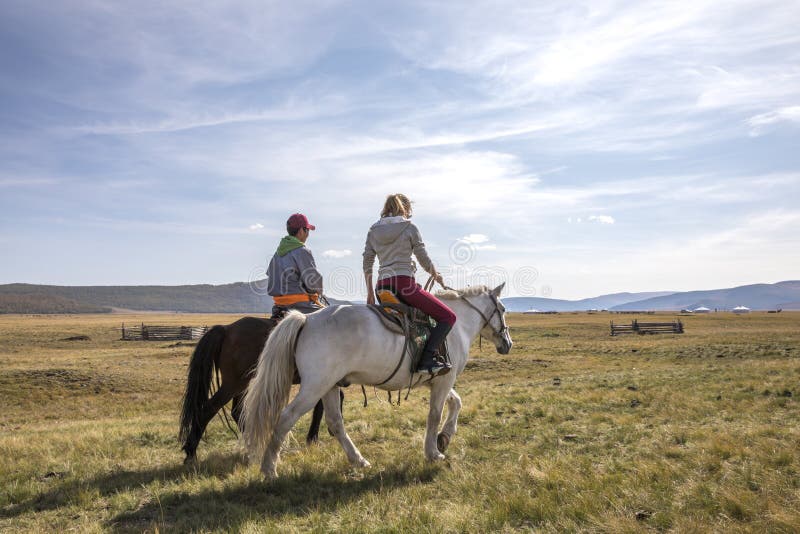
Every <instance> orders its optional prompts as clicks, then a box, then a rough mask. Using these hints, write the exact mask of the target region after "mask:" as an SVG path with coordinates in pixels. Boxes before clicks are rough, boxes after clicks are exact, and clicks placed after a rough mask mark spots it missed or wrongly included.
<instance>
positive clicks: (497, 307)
mask: <svg viewBox="0 0 800 534" xmlns="http://www.w3.org/2000/svg"><path fill="white" fill-rule="evenodd" d="M491 297H492V302H493V303H494V310H493V311H492V314H491V315H489V317H486V314H485V313H483V312H482V311H481V310H480V308H478V307H477V306H475V305H474V304H473V303H471V302H470V301H469V300H468V299H467V298H466V297H465V296H463V295H462V296H461V298H462V299H463V300H464V302H466V303H467V306H469V307H470V308H472V309H473V310H475V311H476V312H478V314H479V315H480V316H481V317H482V318H483V324H482V325H481V327H480V330H483V329H484V328H485V327H486V325H489V326H491V327H492V332H494V334H495V335H502V334H503V333H505V332H506V331H507V330H508V326H507V325H506V324H505V322H504V321H503V314H502V313H501V312H500V305H499V304H498V302H497V297H495V296H494V295H491ZM495 315H499V316H500V324H501V325H502V328H500V329H499V330H495V328H494V327H493V326H492V323H491V321H492V319H494V316H495ZM480 330H479V332H480Z"/></svg>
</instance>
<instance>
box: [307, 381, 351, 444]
mask: <svg viewBox="0 0 800 534" xmlns="http://www.w3.org/2000/svg"><path fill="white" fill-rule="evenodd" d="M336 389H338V390H339V411H341V410H342V407H343V406H344V392H343V391H342V390H341V388H336ZM323 413H324V407H323V404H322V399H320V401H319V402H318V403H317V404H316V406H314V415H313V416H312V417H311V426H310V427H309V428H308V434H307V435H306V445H311V444H312V443H317V442H318V441H319V424H320V423H321V422H322V414H323ZM328 434H330V435H331V436H333V435H334V434H333V430H331V427H330V426H328Z"/></svg>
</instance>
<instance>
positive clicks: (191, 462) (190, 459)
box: [183, 456, 197, 467]
mask: <svg viewBox="0 0 800 534" xmlns="http://www.w3.org/2000/svg"><path fill="white" fill-rule="evenodd" d="M183 465H185V466H187V467H194V466H196V465H197V456H187V457H186V458H184V460H183Z"/></svg>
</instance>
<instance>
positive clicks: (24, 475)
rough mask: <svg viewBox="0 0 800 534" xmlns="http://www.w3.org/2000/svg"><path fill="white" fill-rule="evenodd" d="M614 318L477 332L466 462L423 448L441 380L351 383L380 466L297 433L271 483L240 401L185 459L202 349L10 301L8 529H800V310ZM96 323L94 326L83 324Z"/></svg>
mask: <svg viewBox="0 0 800 534" xmlns="http://www.w3.org/2000/svg"><path fill="white" fill-rule="evenodd" d="M610 318H611V317H610V316H608V315H603V314H598V315H573V314H563V315H556V316H522V315H512V316H510V320H509V322H510V324H511V328H512V335H513V337H514V339H515V347H514V350H513V351H512V353H511V354H510V355H508V356H499V355H497V354H495V353H494V352H493V351H490V350H489V348H488V347H487V346H486V344H484V347H483V351H479V350H478V347H477V345H476V346H474V347H473V354H472V359H471V361H470V364H469V366H468V368H467V371H466V372H465V373H464V374H463V375H462V376H461V377H460V378H459V382H458V385H457V389H458V390H459V392H460V393H461V396H462V398H463V401H464V409H463V411H462V415H461V418H460V426H459V433H458V435H457V436H456V437H455V438H454V439H453V441H452V443H451V446H450V449H449V451H448V460H447V461H446V462H444V463H441V464H435V465H431V464H427V463H425V462H424V461H423V459H422V435H423V431H424V427H423V425H424V420H425V410H426V406H425V405H426V400H427V398H426V397H427V395H426V391H424V390H419V391H417V392H415V393H412V396H411V398H410V399H409V401H407V402H403V403H402V405H401V406H399V407H397V406H390V405H389V404H388V403H387V402H386V396H385V394H379V395H377V396H373V395H372V394H371V392H370V404H369V406H368V407H367V408H362V407H361V403H362V399H361V396H360V393H359V391H358V390H357V388H352V387H351V388H350V389H349V390H348V391H347V400H346V404H345V417H346V423H347V427H348V431H349V433H350V435H351V437H352V438H353V440H354V441H355V442H356V444H357V445H358V446H359V447H360V449H361V451H362V453H364V455H365V456H366V457H367V458H368V459H369V460H370V461H371V462H372V464H373V467H372V468H371V469H367V470H353V469H351V468H350V467H349V466H348V465H347V463H346V461H345V459H344V454H343V453H342V451H341V449H340V447H339V446H338V444H336V443H335V442H334V441H333V440H332V439H331V438H330V437H328V436H327V434H326V433H325V432H323V435H322V442H321V444H320V445H319V446H316V447H312V448H310V449H308V448H306V447H305V446H303V445H302V444H300V443H298V442H297V441H292V440H290V442H289V443H288V450H287V451H286V452H285V453H284V455H283V463H282V464H281V466H280V471H279V472H280V475H281V478H280V479H279V480H278V481H277V482H274V483H269V484H268V483H265V482H263V481H262V480H261V479H260V477H259V473H258V470H257V468H256V467H255V466H253V467H250V466H248V465H247V464H246V462H245V458H244V455H243V454H242V452H241V451H240V449H239V448H238V445H237V444H236V442H235V440H234V439H233V438H232V436H230V435H229V433H228V432H227V430H226V429H225V427H224V426H223V424H222V423H221V422H219V421H218V420H216V421H214V422H213V423H212V424H211V426H210V430H209V433H208V438H207V441H205V442H203V443H202V444H201V446H200V450H199V459H200V464H199V467H198V468H197V469H185V468H184V467H183V466H182V464H181V461H182V459H183V458H182V454H181V453H180V451H179V450H178V444H177V441H176V437H175V435H176V433H177V418H178V409H179V402H180V395H181V393H182V389H183V386H184V380H185V373H186V364H187V362H188V357H189V354H190V353H191V350H192V347H190V346H174V345H175V344H174V343H173V342H123V341H118V338H119V331H118V327H119V322H120V320H121V319H120V318H119V317H118V316H59V317H19V316H0V397H1V398H2V399H3V411H2V415H0V431H2V432H1V433H0V488H2V490H1V491H0V530H2V531H5V530H9V531H18V530H30V531H53V530H59V531H61V530H70V529H71V530H78V531H89V532H91V531H107V530H112V531H123V532H127V531H132V532H139V531H165V530H168V531H171V530H181V531H200V532H210V531H235V530H238V531H244V532H256V531H257V532H264V531H266V532H271V531H280V532H286V531H309V530H310V531H319V532H328V531H337V530H346V531H353V532H368V531H376V530H379V531H407V530H414V531H432V532H440V531H452V532H465V531H466V532H483V531H489V530H494V531H517V530H530V529H534V530H539V531H543V532H563V531H591V532H626V531H630V532H633V531H636V532H640V531H642V530H654V531H655V530H668V531H669V530H671V531H679V532H685V531H696V532H703V531H709V530H714V531H729V530H732V531H745V532H796V531H797V530H798V528H800V445H799V444H800V428H798V425H797V421H798V420H799V419H800V418H798V415H800V413H799V412H800V410H798V403H797V395H800V387H798V383H800V314H798V313H785V312H784V313H781V314H769V315H767V314H752V315H750V316H744V317H736V316H732V315H730V314H719V315H713V314H712V315H710V316H706V317H689V318H685V319H684V322H685V325H686V330H687V333H686V334H684V335H682V336H677V335H661V336H644V337H642V336H635V337H620V338H611V337H609V336H608V321H609V319H610ZM665 318H667V317H665ZM669 318H671V317H669ZM614 319H615V320H627V319H628V317H624V316H623V317H620V316H615V317H614ZM139 320H142V318H137V317H128V318H126V321H130V322H135V321H139ZM144 320H145V321H147V322H153V323H161V324H170V323H171V324H195V325H201V324H209V325H211V324H216V323H228V322H232V321H233V320H234V317H232V316H197V315H194V316H175V315H170V316H147V317H146V318H144ZM75 335H88V336H89V337H90V338H91V339H90V340H89V341H61V340H63V339H64V338H67V337H71V336H75ZM556 378H558V379H559V380H555V379H556ZM307 424H308V418H307V417H306V418H304V419H303V420H302V421H301V423H300V426H301V427H302V428H301V429H300V430H299V431H298V433H297V435H298V436H300V435H301V434H303V433H304V432H305V429H306V427H307Z"/></svg>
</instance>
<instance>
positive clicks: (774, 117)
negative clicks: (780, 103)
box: [747, 106, 800, 136]
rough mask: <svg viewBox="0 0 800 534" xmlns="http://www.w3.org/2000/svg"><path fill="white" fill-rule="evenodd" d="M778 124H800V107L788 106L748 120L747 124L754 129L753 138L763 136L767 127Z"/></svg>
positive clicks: (751, 133)
mask: <svg viewBox="0 0 800 534" xmlns="http://www.w3.org/2000/svg"><path fill="white" fill-rule="evenodd" d="M778 122H796V123H800V106H788V107H784V108H780V109H776V110H774V111H769V112H767V113H760V114H758V115H754V116H752V117H750V118H749V119H747V124H749V125H750V127H751V128H752V129H751V130H750V135H751V136H758V135H761V134H762V133H763V132H764V130H765V129H766V127H767V126H771V125H773V124H776V123H778Z"/></svg>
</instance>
